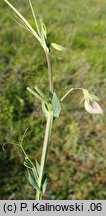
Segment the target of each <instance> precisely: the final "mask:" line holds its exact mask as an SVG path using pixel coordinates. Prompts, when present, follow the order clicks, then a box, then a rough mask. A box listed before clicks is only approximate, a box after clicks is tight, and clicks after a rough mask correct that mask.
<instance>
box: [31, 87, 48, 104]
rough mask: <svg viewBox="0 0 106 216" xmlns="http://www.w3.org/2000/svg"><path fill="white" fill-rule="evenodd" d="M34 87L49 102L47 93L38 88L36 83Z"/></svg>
mask: <svg viewBox="0 0 106 216" xmlns="http://www.w3.org/2000/svg"><path fill="white" fill-rule="evenodd" d="M34 89H35V90H36V91H37V92H38V93H39V95H40V96H41V97H42V98H44V100H45V101H46V102H48V98H47V97H46V95H45V94H44V93H43V92H42V91H41V90H40V89H39V88H38V86H36V85H35V87H34Z"/></svg>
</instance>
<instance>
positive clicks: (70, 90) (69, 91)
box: [60, 88, 84, 102]
mask: <svg viewBox="0 0 106 216" xmlns="http://www.w3.org/2000/svg"><path fill="white" fill-rule="evenodd" d="M73 90H81V91H83V90H84V89H83V88H71V89H69V90H68V92H67V93H66V94H65V95H64V96H63V97H62V98H61V99H60V101H61V102H62V101H63V100H64V99H65V98H66V97H67V96H68V95H69V94H70V93H71V92H72V91H73Z"/></svg>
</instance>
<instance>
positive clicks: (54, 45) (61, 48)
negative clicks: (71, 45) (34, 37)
mask: <svg viewBox="0 0 106 216" xmlns="http://www.w3.org/2000/svg"><path fill="white" fill-rule="evenodd" d="M51 45H52V47H53V48H54V49H56V50H58V51H60V52H61V51H64V50H65V47H63V46H60V45H59V44H56V43H51Z"/></svg>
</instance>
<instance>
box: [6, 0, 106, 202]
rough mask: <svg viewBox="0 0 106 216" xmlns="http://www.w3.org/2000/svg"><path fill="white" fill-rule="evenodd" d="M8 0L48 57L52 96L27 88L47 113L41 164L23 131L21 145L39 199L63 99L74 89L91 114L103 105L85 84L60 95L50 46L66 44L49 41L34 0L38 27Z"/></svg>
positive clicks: (45, 185)
mask: <svg viewBox="0 0 106 216" xmlns="http://www.w3.org/2000/svg"><path fill="white" fill-rule="evenodd" d="M4 1H5V3H7V4H8V5H9V7H10V8H11V9H12V10H13V11H14V17H13V19H14V20H15V21H16V22H17V23H18V24H19V25H20V26H21V27H23V28H24V29H26V30H27V31H28V32H30V33H31V34H32V35H33V36H34V37H35V38H36V39H37V40H38V42H39V43H40V45H41V47H42V48H43V50H44V54H45V57H46V60H47V69H48V81H49V90H48V91H49V94H48V95H50V96H49V97H47V96H46V95H45V94H44V93H43V92H42V90H41V89H40V88H39V87H38V86H37V85H35V86H34V87H33V89H32V88H30V87H27V90H28V91H29V92H30V93H31V94H32V95H33V96H34V97H36V98H37V100H39V102H40V103H41V106H42V112H43V114H44V115H45V119H46V128H45V135H44V142H43V147H42V156H41V162H40V164H39V163H38V162H37V160H36V163H33V162H32V161H31V160H30V158H29V156H28V155H27V154H26V152H25V150H24V148H23V146H22V141H23V139H24V135H25V133H26V131H25V133H24V135H23V137H22V139H21V141H20V143H19V146H20V147H21V149H22V151H23V153H24V156H25V160H24V166H25V167H26V168H27V171H28V179H29V182H30V184H31V185H32V187H33V188H34V189H35V190H36V199H37V200H41V199H43V196H44V193H45V191H46V187H47V176H46V172H45V170H46V162H47V154H48V148H49V145H50V141H51V132H52V125H53V120H54V119H55V118H59V114H60V112H61V105H62V103H63V101H64V99H65V98H66V97H67V96H69V94H70V93H71V92H72V91H75V90H79V91H82V93H83V98H82V101H84V106H85V109H86V110H87V111H88V112H89V113H92V114H102V109H101V107H100V105H99V104H98V102H97V101H98V100H99V98H98V97H96V96H95V95H92V94H90V93H89V91H88V90H86V89H83V88H71V89H70V90H69V91H68V92H67V93H66V94H65V95H64V96H63V97H62V98H61V99H60V98H58V96H57V92H55V90H54V87H53V72H52V65H51V59H50V54H51V49H52V48H54V49H56V50H57V51H64V50H65V48H64V47H62V46H60V45H58V44H56V43H54V42H50V41H49V40H48V35H47V30H46V26H45V24H44V22H43V20H42V19H39V20H37V18H36V14H35V11H34V8H33V4H32V1H31V0H28V2H29V5H30V8H31V11H32V15H33V19H34V23H35V28H33V27H32V26H31V25H30V23H29V22H28V21H27V20H26V19H25V18H24V17H23V16H22V14H21V13H20V12H19V11H18V10H17V9H16V8H15V7H14V6H13V5H12V4H11V3H10V2H9V1H7V0H4Z"/></svg>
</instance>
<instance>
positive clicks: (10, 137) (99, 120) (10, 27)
mask: <svg viewBox="0 0 106 216" xmlns="http://www.w3.org/2000/svg"><path fill="white" fill-rule="evenodd" d="M10 2H11V3H13V4H14V5H15V6H16V8H17V9H19V11H20V12H21V13H22V14H23V15H24V16H25V17H26V18H27V19H28V21H29V22H30V23H31V24H32V25H34V23H33V18H32V15H31V11H30V8H29V5H28V0H17V1H14V0H11V1H10ZM34 3H35V4H34V5H35V9H36V13H37V15H40V16H41V17H42V18H43V19H44V22H45V23H46V26H47V29H48V35H49V39H50V41H51V42H56V43H58V44H61V45H63V46H65V47H67V48H68V49H67V52H64V53H60V52H58V51H55V50H52V53H51V54H52V64H53V75H54V86H55V91H56V92H57V94H58V96H59V97H62V96H63V95H64V93H65V92H66V91H67V90H68V89H69V88H70V87H72V86H73V87H83V88H87V89H89V90H90V92H91V93H94V94H96V95H97V96H98V97H100V98H101V102H100V103H101V106H102V108H103V110H104V114H103V115H102V116H98V115H97V116H92V115H90V114H89V113H87V112H86V111H85V109H84V107H83V104H79V102H80V100H81V98H82V95H81V93H80V92H74V93H72V95H70V96H69V97H68V98H67V99H66V100H65V101H64V104H63V106H62V112H61V115H60V118H59V119H57V120H55V122H54V126H53V133H52V144H51V148H50V151H49V156H48V163H47V176H48V187H47V192H46V194H45V199H105V198H106V114H105V106H106V1H105V0H101V1H100V0H86V1H85V0H61V1H57V0H50V1H49V0H34ZM12 15H13V13H12V11H11V9H10V8H9V7H8V6H7V5H6V4H5V3H4V2H3V0H2V1H0V97H1V100H0V199H34V198H35V191H33V189H32V187H31V186H30V185H29V183H28V180H27V171H26V168H25V167H24V166H23V161H24V156H23V154H22V152H21V150H20V149H19V147H18V146H15V145H9V144H8V143H9V142H16V143H17V142H18V141H19V138H20V137H21V136H22V135H23V133H24V131H25V129H26V128H27V127H29V130H28V133H27V136H26V138H25V140H24V147H25V150H26V151H27V154H28V155H29V157H30V158H31V159H32V160H33V162H34V161H35V159H37V160H38V161H39V162H40V156H41V149H42V143H43V136H44V127H45V118H44V116H43V114H42V111H41V107H40V103H39V101H38V100H37V99H36V98H34V97H33V96H32V95H31V94H30V93H29V92H27V90H26V87H27V86H30V87H33V86H34V84H35V83H36V84H37V85H38V86H39V88H41V89H42V90H43V91H44V92H45V93H46V92H47V91H48V78H47V76H48V73H47V65H46V60H45V56H44V53H43V50H42V49H41V47H40V45H39V44H38V42H37V41H36V39H35V38H34V37H33V36H32V35H31V34H30V33H28V32H27V31H26V30H24V29H22V28H20V27H19V26H18V25H17V24H16V23H15V22H14V20H13V19H12V18H11V16H12ZM5 144H8V145H6V146H5V150H4V151H3V145H5Z"/></svg>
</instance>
